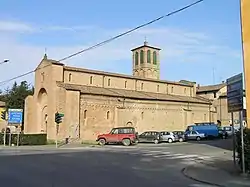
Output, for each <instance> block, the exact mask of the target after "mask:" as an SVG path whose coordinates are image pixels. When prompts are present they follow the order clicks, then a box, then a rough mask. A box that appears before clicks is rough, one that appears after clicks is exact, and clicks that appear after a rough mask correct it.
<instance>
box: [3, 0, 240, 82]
mask: <svg viewBox="0 0 250 187" xmlns="http://www.w3.org/2000/svg"><path fill="white" fill-rule="evenodd" d="M194 1H195V0H158V1H153V2H146V1H144V0H137V1H134V0H126V1H123V2H121V3H118V2H117V1H114V0H107V1H103V0H92V1H82V0H74V1H66V0H60V1H59V0H54V1H51V0H43V1H32V0H22V1H17V0H1V2H0V6H1V11H0V43H1V45H0V61H1V59H10V63H8V64H4V65H1V68H0V72H1V73H0V80H1V81H2V80H6V79H9V78H12V77H13V76H16V75H19V74H22V73H25V72H27V71H30V70H32V69H34V68H35V67H36V66H37V65H38V64H39V62H40V61H41V59H42V57H43V55H44V51H45V48H46V49H47V54H48V57H49V58H52V59H61V58H63V57H65V56H67V55H69V54H71V53H73V52H76V51H78V50H80V49H84V48H86V47H89V46H91V45H94V44H95V43H97V42H100V41H102V40H105V39H108V38H109V37H111V36H114V35H117V34H120V33H121V32H123V31H126V30H128V29H131V28H133V27H135V26H137V25H139V24H142V23H145V22H147V21H150V20H151V19H154V18H156V17H159V16H161V15H164V14H167V13H169V12H171V11H173V10H175V9H178V8H181V7H183V6H185V5H187V4H189V3H192V2H194ZM145 37H146V38H147V41H148V42H149V44H150V45H153V46H156V47H160V48H162V51H161V54H160V55H161V57H160V58H161V61H160V63H161V66H160V67H161V79H165V80H173V81H179V80H181V79H186V80H191V81H196V82H197V83H199V84H201V85H207V84H213V83H219V82H221V81H222V80H225V79H226V78H228V77H230V76H232V75H234V74H237V73H240V72H241V71H242V58H241V38H240V17H239V0H219V1H218V0H204V2H202V3H200V4H198V5H196V6H194V7H192V8H190V9H188V10H185V11H183V12H181V13H178V14H175V15H173V16H170V17H167V18H165V19H163V20H161V21H159V22H156V23H154V24H152V25H150V26H147V27H145V28H143V29H140V30H138V31H136V32H134V33H132V34H130V35H127V36H125V37H122V38H120V39H118V40H116V41H113V42H112V43H109V44H107V45H105V46H103V47H100V48H98V49H95V50H92V51H89V52H86V53H83V54H81V55H79V56H77V57H74V58H72V59H70V60H67V61H64V63H65V64H67V65H70V66H78V67H83V68H91V69H97V70H104V71H112V72H118V73H123V74H131V71H132V70H131V69H132V54H131V51H130V49H131V48H133V47H136V46H138V45H141V44H142V43H143V42H144V38H145ZM213 69H214V76H213ZM33 79H34V75H32V74H31V75H29V76H26V77H23V78H21V79H18V80H17V81H18V82H19V81H21V80H28V81H29V82H33ZM12 83H13V82H10V83H9V84H8V85H10V84H12Z"/></svg>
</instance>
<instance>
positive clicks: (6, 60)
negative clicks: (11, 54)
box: [0, 59, 9, 64]
mask: <svg viewBox="0 0 250 187" xmlns="http://www.w3.org/2000/svg"><path fill="white" fill-rule="evenodd" d="M7 62H9V60H8V59H5V60H4V61H2V62H0V64H4V63H7Z"/></svg>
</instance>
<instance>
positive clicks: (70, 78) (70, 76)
mask: <svg viewBox="0 0 250 187" xmlns="http://www.w3.org/2000/svg"><path fill="white" fill-rule="evenodd" d="M71 80H72V74H71V73H70V74H69V82H70V81H71Z"/></svg>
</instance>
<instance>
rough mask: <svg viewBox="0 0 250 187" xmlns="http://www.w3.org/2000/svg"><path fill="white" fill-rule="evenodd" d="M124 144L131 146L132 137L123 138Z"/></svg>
mask: <svg viewBox="0 0 250 187" xmlns="http://www.w3.org/2000/svg"><path fill="white" fill-rule="evenodd" d="M122 144H123V145H124V146H129V145H130V144H131V141H130V139H123V140H122Z"/></svg>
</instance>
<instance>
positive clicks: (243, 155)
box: [239, 111, 246, 174]
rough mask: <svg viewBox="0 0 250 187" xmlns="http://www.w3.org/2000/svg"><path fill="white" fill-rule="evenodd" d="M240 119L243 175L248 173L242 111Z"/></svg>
mask: <svg viewBox="0 0 250 187" xmlns="http://www.w3.org/2000/svg"><path fill="white" fill-rule="evenodd" d="M239 117H240V135H241V156H242V158H241V159H242V173H243V174H245V173H246V169H245V168H246V167H245V146H244V135H243V134H244V128H243V122H242V117H243V115H242V111H240V112H239Z"/></svg>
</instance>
